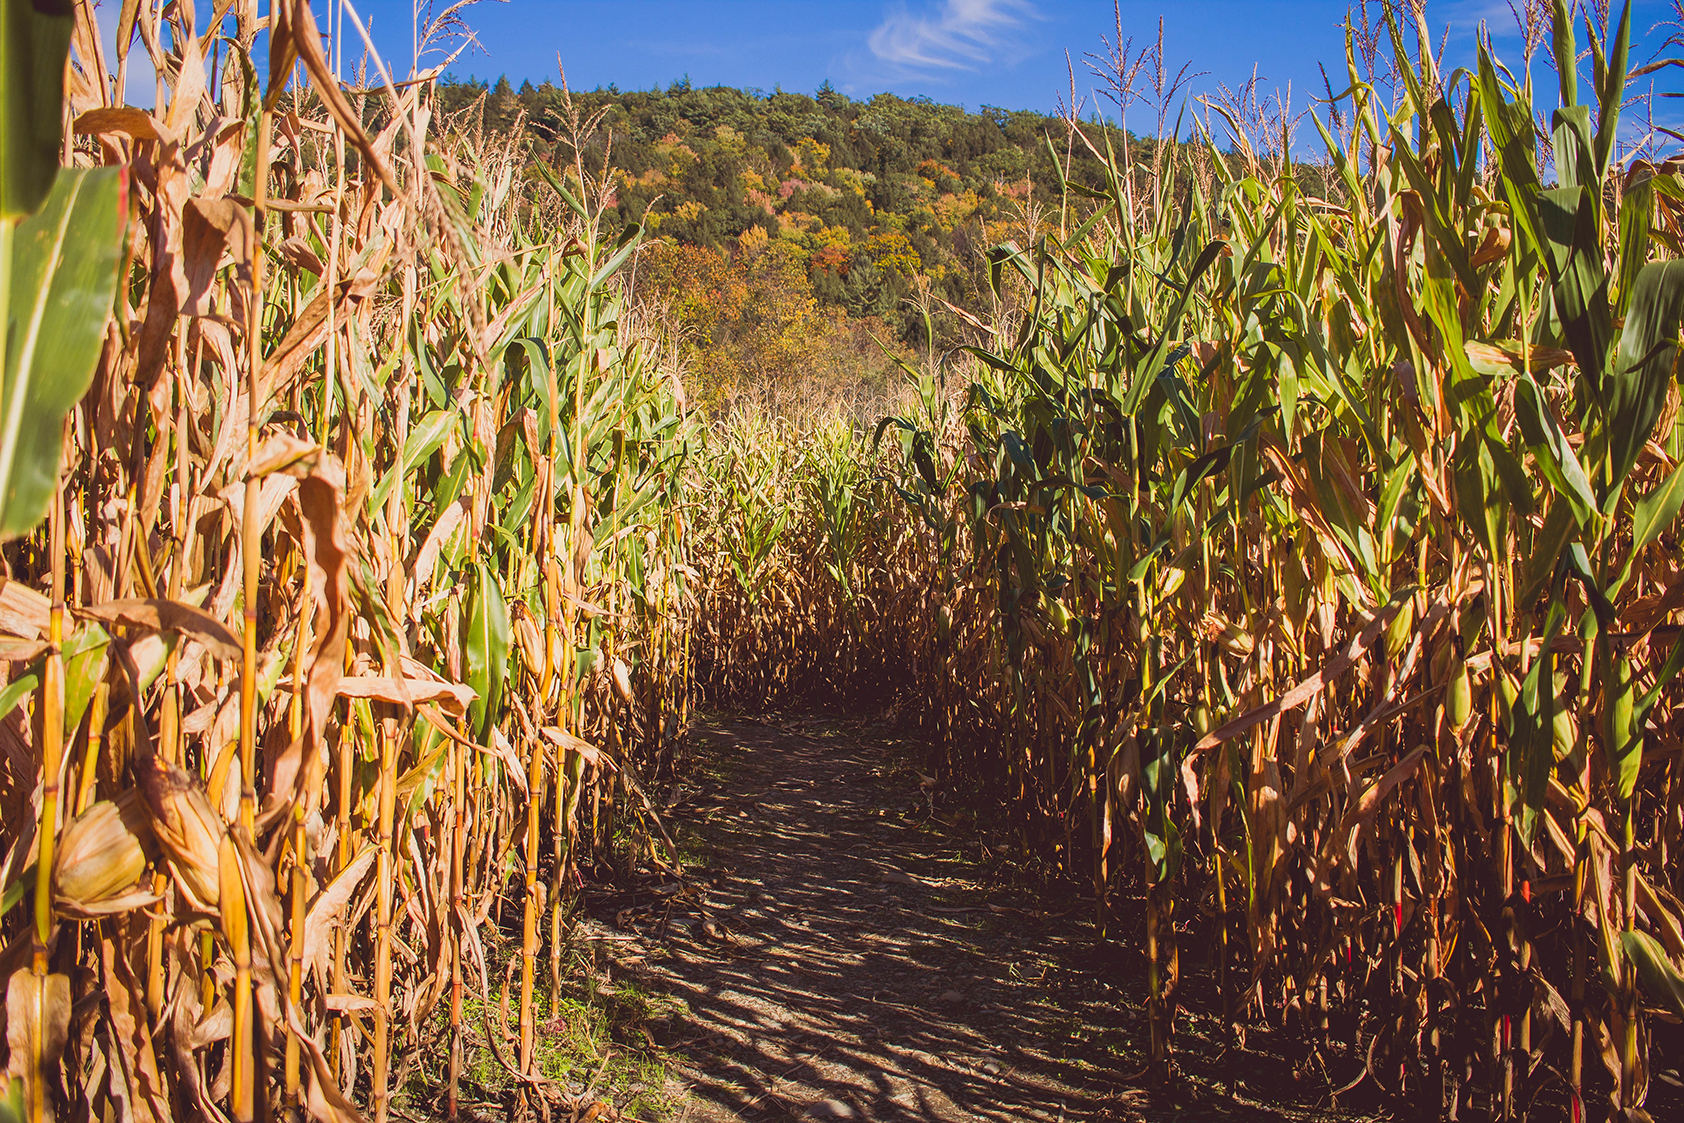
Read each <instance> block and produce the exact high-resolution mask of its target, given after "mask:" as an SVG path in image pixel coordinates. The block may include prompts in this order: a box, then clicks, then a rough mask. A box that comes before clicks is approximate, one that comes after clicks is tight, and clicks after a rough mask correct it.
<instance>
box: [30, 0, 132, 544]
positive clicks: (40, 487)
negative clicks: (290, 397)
mask: <svg viewBox="0 0 1684 1123" xmlns="http://www.w3.org/2000/svg"><path fill="white" fill-rule="evenodd" d="M14 6H15V5H13V4H8V5H7V10H8V11H11V9H12V8H13V7H14ZM8 18H9V17H8ZM123 174H124V173H123V172H121V171H119V170H118V169H115V168H100V169H96V170H92V171H72V170H66V171H65V172H64V173H63V174H61V175H60V176H59V177H58V178H57V180H56V181H55V182H54V184H53V187H52V191H51V193H50V194H49V195H48V196H47V200H46V202H45V203H44V204H43V205H42V207H41V209H40V210H39V211H38V212H36V213H35V214H33V215H31V216H29V217H28V218H26V219H24V220H23V221H22V222H21V223H19V224H18V225H17V228H16V229H15V230H13V231H11V232H10V233H11V238H12V244H11V245H10V247H6V246H5V244H4V241H5V240H4V239H0V253H4V252H6V250H7V249H8V248H9V250H10V253H11V260H10V273H11V278H10V292H9V293H7V294H6V303H5V307H4V309H3V313H4V316H5V319H6V329H7V330H6V332H5V365H4V367H3V368H0V373H3V375H4V379H3V382H0V538H15V537H17V536H18V535H21V534H26V533H28V532H29V531H30V530H31V529H32V528H33V527H34V526H35V525H36V524H37V523H39V522H40V521H41V519H42V518H43V517H44V516H45V515H46V513H47V504H48V503H49V502H50V501H51V500H52V495H53V487H54V485H55V483H56V482H57V479H58V465H59V446H60V443H61V440H62V427H63V423H64V415H65V413H66V412H67V411H68V410H69V409H70V407H71V406H73V405H75V404H76V402H77V400H78V399H79V398H81V396H82V395H83V393H85V392H86V391H87V389H88V384H89V383H90V382H92V381H93V376H94V366H95V364H97V363H98V361H99V354H100V349H101V347H102V346H103V345H104V342H105V324H106V321H107V319H108V318H109V317H110V315H111V302H112V298H113V297H114V296H115V294H116V291H117V271H118V264H119V261H120V259H121V254H122V249H123V246H122V242H121V239H120V237H119V235H120V233H121V231H122V221H123V214H122V203H123V179H122V176H123Z"/></svg>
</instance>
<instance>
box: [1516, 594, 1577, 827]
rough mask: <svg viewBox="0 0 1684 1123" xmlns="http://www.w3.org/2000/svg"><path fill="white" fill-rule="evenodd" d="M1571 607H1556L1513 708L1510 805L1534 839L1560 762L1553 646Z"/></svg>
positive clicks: (1554, 604) (1556, 605)
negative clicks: (1552, 770)
mask: <svg viewBox="0 0 1684 1123" xmlns="http://www.w3.org/2000/svg"><path fill="white" fill-rule="evenodd" d="M1566 620H1567V611H1566V609H1565V608H1563V607H1562V605H1561V603H1560V602H1559V601H1558V602H1555V603H1552V604H1551V605H1550V611H1549V618H1548V621H1547V622H1546V623H1545V625H1544V643H1543V647H1542V648H1540V649H1539V652H1538V657H1537V658H1536V659H1534V660H1533V661H1532V666H1531V668H1530V669H1529V670H1528V671H1527V673H1526V679H1525V681H1524V682H1523V683H1522V684H1521V689H1520V694H1519V696H1518V697H1517V698H1516V699H1515V704H1514V706H1513V707H1511V709H1510V710H1509V732H1510V740H1509V767H1508V774H1509V776H1510V777H1511V781H1510V782H1511V784H1513V785H1515V787H1514V788H1513V790H1512V791H1511V792H1510V807H1511V808H1512V809H1513V811H1514V812H1515V821H1516V823H1517V825H1518V826H1519V828H1520V836H1521V837H1522V838H1523V839H1525V840H1526V841H1527V843H1528V844H1530V843H1531V841H1532V838H1533V836H1534V835H1535V834H1536V833H1537V830H1538V816H1539V815H1540V814H1541V813H1542V812H1543V809H1544V796H1545V794H1546V793H1547V792H1548V790H1549V779H1550V768H1551V766H1553V765H1554V764H1555V743H1554V742H1555V655H1554V654H1553V653H1552V652H1551V650H1550V646H1551V645H1552V644H1553V643H1554V642H1555V638H1556V636H1558V635H1560V634H1561V627H1562V624H1563V623H1565V622H1566Z"/></svg>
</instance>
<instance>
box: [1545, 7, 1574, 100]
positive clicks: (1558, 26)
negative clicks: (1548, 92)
mask: <svg viewBox="0 0 1684 1123" xmlns="http://www.w3.org/2000/svg"><path fill="white" fill-rule="evenodd" d="M1570 7H1571V5H1569V4H1568V2H1567V0H1555V19H1554V22H1553V23H1552V25H1551V31H1552V33H1553V34H1554V38H1555V42H1554V44H1553V45H1554V47H1555V57H1556V58H1558V59H1572V60H1574V62H1575V63H1576V62H1577V61H1578V58H1579V48H1578V45H1577V44H1575V43H1574V42H1573V13H1572V11H1571V10H1570ZM1556 77H1557V78H1558V79H1560V82H1561V104H1562V105H1577V104H1578V102H1579V75H1578V71H1577V70H1575V69H1574V67H1573V66H1558V67H1556Z"/></svg>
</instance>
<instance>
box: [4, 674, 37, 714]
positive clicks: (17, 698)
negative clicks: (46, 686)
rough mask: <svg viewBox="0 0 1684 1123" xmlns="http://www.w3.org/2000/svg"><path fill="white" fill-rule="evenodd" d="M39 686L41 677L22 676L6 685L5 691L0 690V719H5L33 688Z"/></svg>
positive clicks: (35, 675) (32, 675)
mask: <svg viewBox="0 0 1684 1123" xmlns="http://www.w3.org/2000/svg"><path fill="white" fill-rule="evenodd" d="M40 685H41V676H40V675H39V674H28V675H23V676H21V677H19V678H16V679H13V680H12V681H11V682H10V683H8V684H7V685H6V689H4V690H0V719H3V718H5V717H6V716H7V715H8V714H10V713H11V712H12V711H13V710H15V709H17V708H18V706H20V705H22V704H23V700H24V699H25V698H27V697H29V695H30V694H31V693H33V692H34V690H35V688H36V687H38V686H40Z"/></svg>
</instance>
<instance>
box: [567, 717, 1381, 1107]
mask: <svg viewBox="0 0 1684 1123" xmlns="http://www.w3.org/2000/svg"><path fill="white" fill-rule="evenodd" d="M694 739H695V748H694V752H695V754H696V760H695V762H694V763H695V764H696V768H695V770H694V773H693V775H692V776H691V777H690V779H689V781H688V782H687V783H686V784H685V785H684V786H683V787H682V788H681V789H680V791H679V793H678V797H677V798H676V799H675V801H674V805H673V807H672V809H671V811H670V813H669V817H668V820H667V826H668V828H669V830H671V831H672V832H673V833H674V834H675V836H676V837H677V838H678V840H679V847H680V850H681V851H683V852H688V854H687V856H688V857H689V859H690V861H689V862H688V863H687V868H686V876H685V877H684V878H682V879H674V878H671V877H666V878H656V879H652V880H649V881H647V882H645V883H643V884H641V885H640V886H639V887H638V888H636V889H635V890H632V891H618V892H612V893H603V894H600V895H591V896H590V897H589V913H590V916H589V919H587V920H586V921H585V923H584V924H583V925H582V926H581V928H580V930H579V931H578V935H579V936H580V937H582V938H583V939H584V940H586V941H591V942H594V946H596V947H597V948H598V949H600V951H599V955H600V956H601V958H600V959H599V962H602V963H604V964H605V966H606V967H607V969H608V971H609V972H610V973H611V974H613V975H615V976H617V977H618V981H619V982H620V983H621V984H622V985H627V986H629V987H632V988H635V989H636V991H637V992H639V993H641V994H643V995H645V996H647V1004H648V1009H649V1010H650V1011H651V1012H652V1013H651V1017H650V1020H649V1021H647V1022H646V1023H645V1028H644V1029H642V1030H640V1031H639V1032H640V1033H645V1032H646V1033H647V1042H646V1043H647V1044H648V1045H652V1046H655V1047H656V1048H657V1049H658V1050H659V1051H660V1052H662V1053H664V1054H665V1055H666V1057H667V1065H668V1067H667V1071H668V1073H669V1081H670V1082H671V1084H672V1087H671V1088H670V1091H671V1092H672V1094H673V1107H672V1111H671V1115H672V1117H673V1118H675V1119H682V1120H687V1121H695V1123H724V1121H728V1120H748V1121H761V1120H782V1119H815V1120H816V1119H854V1120H934V1121H941V1123H950V1121H952V1123H957V1121H960V1120H989V1121H998V1123H1008V1121H1014V1123H1015V1121H1020V1120H1036V1121H1047V1123H1054V1121H1059V1120H1078V1119H1092V1120H1172V1119H1198V1120H1274V1119H1283V1120H1284V1119H1294V1120H1296V1119H1334V1118H1354V1117H1353V1116H1350V1115H1347V1114H1342V1113H1340V1112H1338V1111H1336V1110H1334V1104H1333V1102H1332V1098H1331V1096H1330V1095H1329V1089H1330V1087H1332V1085H1331V1084H1330V1083H1329V1082H1328V1081H1326V1080H1319V1079H1314V1078H1311V1077H1303V1078H1299V1079H1295V1078H1294V1075H1293V1072H1292V1067H1293V1066H1292V1065H1291V1064H1290V1063H1289V1062H1288V1061H1287V1060H1286V1059H1285V1058H1284V1057H1283V1056H1282V1055H1281V1054H1280V1053H1279V1052H1278V1051H1274V1050H1272V1049H1271V1040H1270V1038H1271V1035H1270V1034H1269V1032H1268V1031H1266V1030H1263V1031H1258V1030H1253V1031H1252V1033H1251V1034H1250V1036H1249V1037H1248V1039H1247V1042H1246V1047H1245V1049H1244V1050H1243V1051H1238V1050H1235V1051H1232V1052H1230V1051H1228V1050H1226V1049H1225V1047H1224V1044H1223V1041H1222V1038H1221V1035H1220V1032H1219V1029H1218V1024H1217V1019H1215V1018H1212V1017H1210V1016H1208V1015H1199V1014H1194V1013H1185V1012H1184V1013H1183V1014H1182V1015H1181V1016H1180V1019H1179V1022H1178V1030H1177V1032H1178V1037H1177V1050H1178V1051H1177V1054H1176V1075H1175V1078H1174V1079H1173V1080H1172V1081H1171V1082H1170V1083H1169V1084H1168V1085H1167V1086H1163V1087H1157V1086H1149V1085H1148V1083H1147V1082H1146V1078H1145V1074H1144V1071H1143V1070H1144V1069H1145V1057H1144V1053H1145V1048H1146V1023H1145V1021H1144V1019H1143V1016H1142V1010H1141V1001H1140V1000H1141V998H1142V995H1143V985H1144V979H1143V974H1144V961H1143V960H1142V959H1141V958H1140V957H1139V956H1138V955H1131V954H1129V953H1127V952H1125V951H1118V950H1108V951H1106V952H1105V953H1103V954H1101V953H1098V952H1096V950H1095V948H1096V945H1097V941H1096V940H1095V938H1094V930H1093V927H1092V924H1091V922H1090V918H1089V916H1088V906H1087V905H1085V904H1083V903H1082V902H1081V901H1080V900H1072V901H1070V902H1069V904H1068V906H1067V911H1060V909H1061V908H1065V906H1057V905H1055V906H1053V910H1054V911H1052V912H1050V913H1049V912H1048V911H1045V910H1047V908H1048V905H1047V903H1046V896H1045V894H1044V893H1041V892H1037V891H1036V890H1035V889H1034V888H1033V887H1031V886H1030V885H1028V884H1027V883H1025V882H1024V881H1023V879H1021V878H1013V877H1011V876H1009V875H1008V873H1006V872H1003V867H1002V866H1001V864H1000V863H999V862H998V861H992V860H990V855H989V853H988V851H987V849H986V848H985V847H984V846H982V845H981V844H979V843H978V841H977V839H978V838H979V837H981V835H979V833H978V832H977V831H976V830H974V829H964V830H961V829H959V828H958V827H956V826H955V827H949V826H947V825H946V824H945V823H944V822H943V818H942V817H943V816H944V815H948V814H949V809H947V808H944V807H943V806H942V805H941V803H940V802H939V801H938V802H935V803H934V804H932V802H931V800H930V799H929V798H928V797H927V795H926V794H925V792H924V791H923V790H921V789H920V786H919V775H918V773H917V772H916V770H914V769H913V768H911V767H909V766H908V759H909V758H908V755H907V751H906V747H905V746H904V745H902V744H901V743H900V742H899V741H898V740H897V739H896V737H895V736H894V734H893V732H892V731H891V730H889V729H888V728H887V727H885V726H882V725H874V724H871V723H866V722H852V721H845V720H839V719H833V718H817V717H807V718H802V719H791V720H782V719H767V720H748V719H711V720H704V721H701V722H699V723H698V728H697V729H696V731H695V734H694ZM983 834H984V835H985V834H986V832H983ZM1183 962H1184V968H1185V967H1186V966H1187V962H1186V960H1185V959H1184V961H1183ZM1197 985H1198V984H1197V981H1196V979H1193V978H1189V979H1187V980H1185V981H1184V988H1185V987H1187V986H1195V987H1196V986H1197ZM1204 1005H1205V1006H1206V1007H1209V1006H1210V1005H1211V1004H1210V1003H1204ZM1265 1105H1275V1106H1265Z"/></svg>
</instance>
